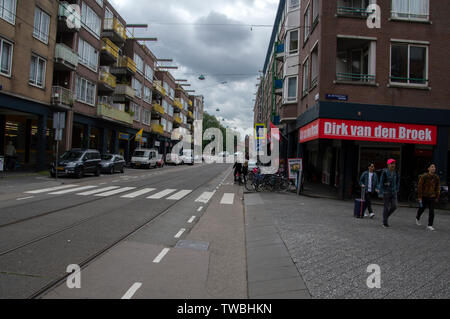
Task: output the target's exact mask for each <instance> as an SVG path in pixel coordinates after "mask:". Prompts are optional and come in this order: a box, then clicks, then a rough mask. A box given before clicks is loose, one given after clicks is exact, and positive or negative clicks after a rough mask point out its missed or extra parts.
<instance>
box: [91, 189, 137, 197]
mask: <svg viewBox="0 0 450 319" xmlns="http://www.w3.org/2000/svg"><path fill="white" fill-rule="evenodd" d="M133 189H136V187H124V188H119V189H116V190H112V191H109V192H106V193H101V194H97V195H95V196H98V197H109V196H113V195H117V194H121V193H125V192H128V191H131V190H133Z"/></svg>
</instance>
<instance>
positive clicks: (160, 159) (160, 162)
mask: <svg viewBox="0 0 450 319" xmlns="http://www.w3.org/2000/svg"><path fill="white" fill-rule="evenodd" d="M156 159H157V162H156V165H157V166H158V167H164V165H165V161H164V156H162V155H161V154H158V156H157V157H156Z"/></svg>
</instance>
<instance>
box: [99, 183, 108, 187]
mask: <svg viewBox="0 0 450 319" xmlns="http://www.w3.org/2000/svg"><path fill="white" fill-rule="evenodd" d="M106 184H108V183H100V184H98V185H99V186H102V185H106Z"/></svg>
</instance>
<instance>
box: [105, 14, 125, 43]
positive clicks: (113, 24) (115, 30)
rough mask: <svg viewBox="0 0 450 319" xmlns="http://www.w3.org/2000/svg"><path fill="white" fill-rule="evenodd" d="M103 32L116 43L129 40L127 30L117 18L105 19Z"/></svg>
mask: <svg viewBox="0 0 450 319" xmlns="http://www.w3.org/2000/svg"><path fill="white" fill-rule="evenodd" d="M103 34H104V36H105V37H108V38H110V39H111V40H112V41H113V42H115V43H124V42H125V41H126V40H127V31H126V29H125V27H124V25H123V24H122V22H120V21H119V20H118V19H117V18H107V19H105V21H104V27H103Z"/></svg>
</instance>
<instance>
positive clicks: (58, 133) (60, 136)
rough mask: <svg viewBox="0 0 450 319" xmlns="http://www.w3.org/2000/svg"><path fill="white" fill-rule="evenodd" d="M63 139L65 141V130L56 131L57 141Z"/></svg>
mask: <svg viewBox="0 0 450 319" xmlns="http://www.w3.org/2000/svg"><path fill="white" fill-rule="evenodd" d="M62 139H63V130H62V129H56V130H55V141H62Z"/></svg>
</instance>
